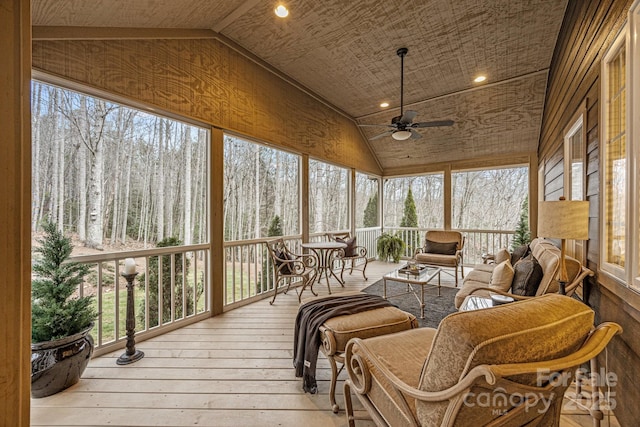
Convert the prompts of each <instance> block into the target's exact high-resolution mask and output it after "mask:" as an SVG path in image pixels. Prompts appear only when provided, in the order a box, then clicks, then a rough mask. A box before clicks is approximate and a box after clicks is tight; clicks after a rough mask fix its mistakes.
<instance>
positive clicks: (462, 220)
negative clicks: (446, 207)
mask: <svg viewBox="0 0 640 427" xmlns="http://www.w3.org/2000/svg"><path fill="white" fill-rule="evenodd" d="M451 181H452V201H451V212H452V223H451V227H452V228H454V229H471V230H515V229H516V227H517V224H518V220H519V219H520V213H521V211H522V209H523V205H524V203H525V199H526V198H527V196H528V193H529V170H528V168H527V167H512V168H501V169H487V170H474V171H460V172H454V173H452V174H451Z"/></svg>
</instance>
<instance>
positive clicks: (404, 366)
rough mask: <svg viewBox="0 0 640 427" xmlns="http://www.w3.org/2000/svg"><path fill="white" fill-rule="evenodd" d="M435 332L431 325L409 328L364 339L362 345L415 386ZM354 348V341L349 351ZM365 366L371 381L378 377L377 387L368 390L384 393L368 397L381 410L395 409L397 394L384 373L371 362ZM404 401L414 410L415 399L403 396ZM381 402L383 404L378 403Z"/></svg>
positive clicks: (355, 350) (354, 349) (398, 398)
mask: <svg viewBox="0 0 640 427" xmlns="http://www.w3.org/2000/svg"><path fill="white" fill-rule="evenodd" d="M435 335H436V330H435V329H432V328H419V329H413V330H410V331H405V332H400V333H397V334H393V335H386V336H384V337H376V338H370V339H368V340H366V347H367V349H369V350H371V352H372V354H374V355H375V357H376V359H377V360H378V361H379V362H380V363H381V364H382V365H384V366H385V367H386V368H388V369H389V370H390V371H391V372H392V373H393V374H394V375H396V376H397V377H398V378H400V379H401V380H402V381H404V382H405V383H407V384H408V385H410V386H411V387H414V388H417V387H418V382H419V381H420V372H421V371H422V366H423V365H424V361H425V359H426V358H427V355H428V354H429V349H430V348H431V343H432V341H433V338H434V337H435ZM358 352H359V348H358V346H357V345H355V346H354V347H353V353H354V354H358ZM369 368H370V369H371V371H372V374H373V375H372V376H373V378H375V381H379V382H380V383H381V385H382V387H381V388H380V389H378V388H377V387H376V388H373V389H372V392H373V393H384V397H382V396H380V395H377V396H372V401H374V402H375V404H376V405H377V406H378V409H379V411H380V413H382V414H387V413H397V412H398V411H397V408H398V407H400V406H402V405H401V403H400V396H398V394H397V393H396V392H395V391H394V390H393V388H392V387H391V384H389V383H388V382H387V381H386V378H385V377H384V375H380V373H379V371H378V369H377V368H376V367H375V366H374V365H369ZM407 401H408V403H409V407H410V408H411V411H412V412H413V413H414V414H415V400H413V399H411V398H410V397H407ZM381 405H383V406H384V407H380V406H381Z"/></svg>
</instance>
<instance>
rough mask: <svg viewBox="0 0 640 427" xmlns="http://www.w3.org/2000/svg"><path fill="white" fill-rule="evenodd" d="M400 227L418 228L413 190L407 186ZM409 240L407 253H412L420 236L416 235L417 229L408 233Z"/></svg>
mask: <svg viewBox="0 0 640 427" xmlns="http://www.w3.org/2000/svg"><path fill="white" fill-rule="evenodd" d="M400 227H409V228H418V213H417V212H416V202H415V200H414V199H413V192H412V191H411V187H409V192H408V193H407V197H406V199H404V213H403V214H402V221H400ZM409 236H410V237H409V241H408V242H407V247H408V249H409V253H411V254H413V252H414V251H415V249H416V248H417V247H418V245H419V239H420V236H418V232H417V230H416V231H415V232H412V233H410V234H409Z"/></svg>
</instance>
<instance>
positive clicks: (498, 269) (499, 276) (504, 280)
mask: <svg viewBox="0 0 640 427" xmlns="http://www.w3.org/2000/svg"><path fill="white" fill-rule="evenodd" d="M512 281H513V267H512V266H511V262H510V261H509V260H508V259H506V260H504V261H502V262H501V263H500V264H498V265H496V266H495V268H494V269H493V272H492V273H491V280H490V281H489V287H490V288H495V289H499V290H501V291H504V292H507V291H508V290H509V288H510V287H511V282H512Z"/></svg>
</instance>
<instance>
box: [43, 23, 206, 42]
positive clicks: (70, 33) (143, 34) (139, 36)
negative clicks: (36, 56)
mask: <svg viewBox="0 0 640 427" xmlns="http://www.w3.org/2000/svg"><path fill="white" fill-rule="evenodd" d="M32 31H33V32H32V39H33V40H34V41H38V40H150V39H214V38H217V37H218V34H217V33H216V32H214V31H212V30H200V29H184V28H125V27H55V26H37V25H36V26H33V27H32Z"/></svg>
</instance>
